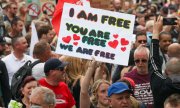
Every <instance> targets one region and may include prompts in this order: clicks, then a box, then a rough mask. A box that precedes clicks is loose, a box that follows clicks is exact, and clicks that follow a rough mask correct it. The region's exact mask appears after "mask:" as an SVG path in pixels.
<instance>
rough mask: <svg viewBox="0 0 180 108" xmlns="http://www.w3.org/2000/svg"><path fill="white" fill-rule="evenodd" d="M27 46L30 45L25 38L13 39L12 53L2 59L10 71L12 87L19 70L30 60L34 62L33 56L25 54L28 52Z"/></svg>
mask: <svg viewBox="0 0 180 108" xmlns="http://www.w3.org/2000/svg"><path fill="white" fill-rule="evenodd" d="M27 46H28V45H27V41H26V39H25V37H23V36H18V37H15V38H13V39H12V48H13V51H12V53H11V54H9V55H7V56H6V57H4V58H2V60H3V61H4V63H5V64H6V67H7V70H8V75H9V83H10V85H11V80H12V77H13V75H14V73H15V72H17V70H18V69H19V68H20V67H22V66H23V65H24V64H25V63H26V62H27V61H28V60H31V61H33V58H32V57H31V56H28V55H26V54H24V53H25V52H26V50H27Z"/></svg>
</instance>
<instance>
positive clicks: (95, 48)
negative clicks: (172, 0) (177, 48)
mask: <svg viewBox="0 0 180 108" xmlns="http://www.w3.org/2000/svg"><path fill="white" fill-rule="evenodd" d="M134 21H135V16H134V15H129V14H123V13H117V12H112V11H106V10H101V9H95V8H90V7H83V6H78V5H74V4H68V3H65V4H64V7H63V14H62V19H61V25H60V33H59V36H58V43H57V47H56V53H58V54H63V55H69V56H74V57H79V58H85V59H92V56H93V57H94V58H95V59H96V60H97V61H102V62H108V63H114V64H120V65H127V64H128V59H129V53H130V47H131V41H132V35H133V28H134Z"/></svg>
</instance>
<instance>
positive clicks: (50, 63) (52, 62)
mask: <svg viewBox="0 0 180 108" xmlns="http://www.w3.org/2000/svg"><path fill="white" fill-rule="evenodd" d="M68 64H69V63H68V62H62V61H60V60H59V59H57V58H51V59H49V60H47V61H46V63H45V65H44V73H48V72H49V71H50V70H54V69H58V68H64V67H65V66H66V65H68Z"/></svg>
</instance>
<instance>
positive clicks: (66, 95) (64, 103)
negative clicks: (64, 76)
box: [39, 78, 75, 108]
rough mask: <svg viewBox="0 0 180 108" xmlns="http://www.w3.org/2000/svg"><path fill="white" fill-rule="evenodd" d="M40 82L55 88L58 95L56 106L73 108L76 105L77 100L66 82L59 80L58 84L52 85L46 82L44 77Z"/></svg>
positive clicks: (58, 107) (57, 107) (54, 90)
mask: <svg viewBox="0 0 180 108" xmlns="http://www.w3.org/2000/svg"><path fill="white" fill-rule="evenodd" d="M39 84H40V85H42V86H45V87H47V88H49V89H51V90H53V92H54V93H55V95H56V107H55V108H71V107H72V106H73V105H75V100H74V98H73V96H72V94H71V92H70V90H69V88H68V86H67V85H66V84H65V83H64V82H59V85H58V86H51V85H49V84H48V83H47V82H46V80H45V78H42V79H40V80H39Z"/></svg>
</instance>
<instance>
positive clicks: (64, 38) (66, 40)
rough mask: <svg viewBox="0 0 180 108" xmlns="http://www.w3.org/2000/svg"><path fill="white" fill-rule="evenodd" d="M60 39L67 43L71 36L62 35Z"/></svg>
mask: <svg viewBox="0 0 180 108" xmlns="http://www.w3.org/2000/svg"><path fill="white" fill-rule="evenodd" d="M62 40H63V41H64V42H65V43H69V42H70V41H71V36H66V37H63V38H62Z"/></svg>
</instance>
